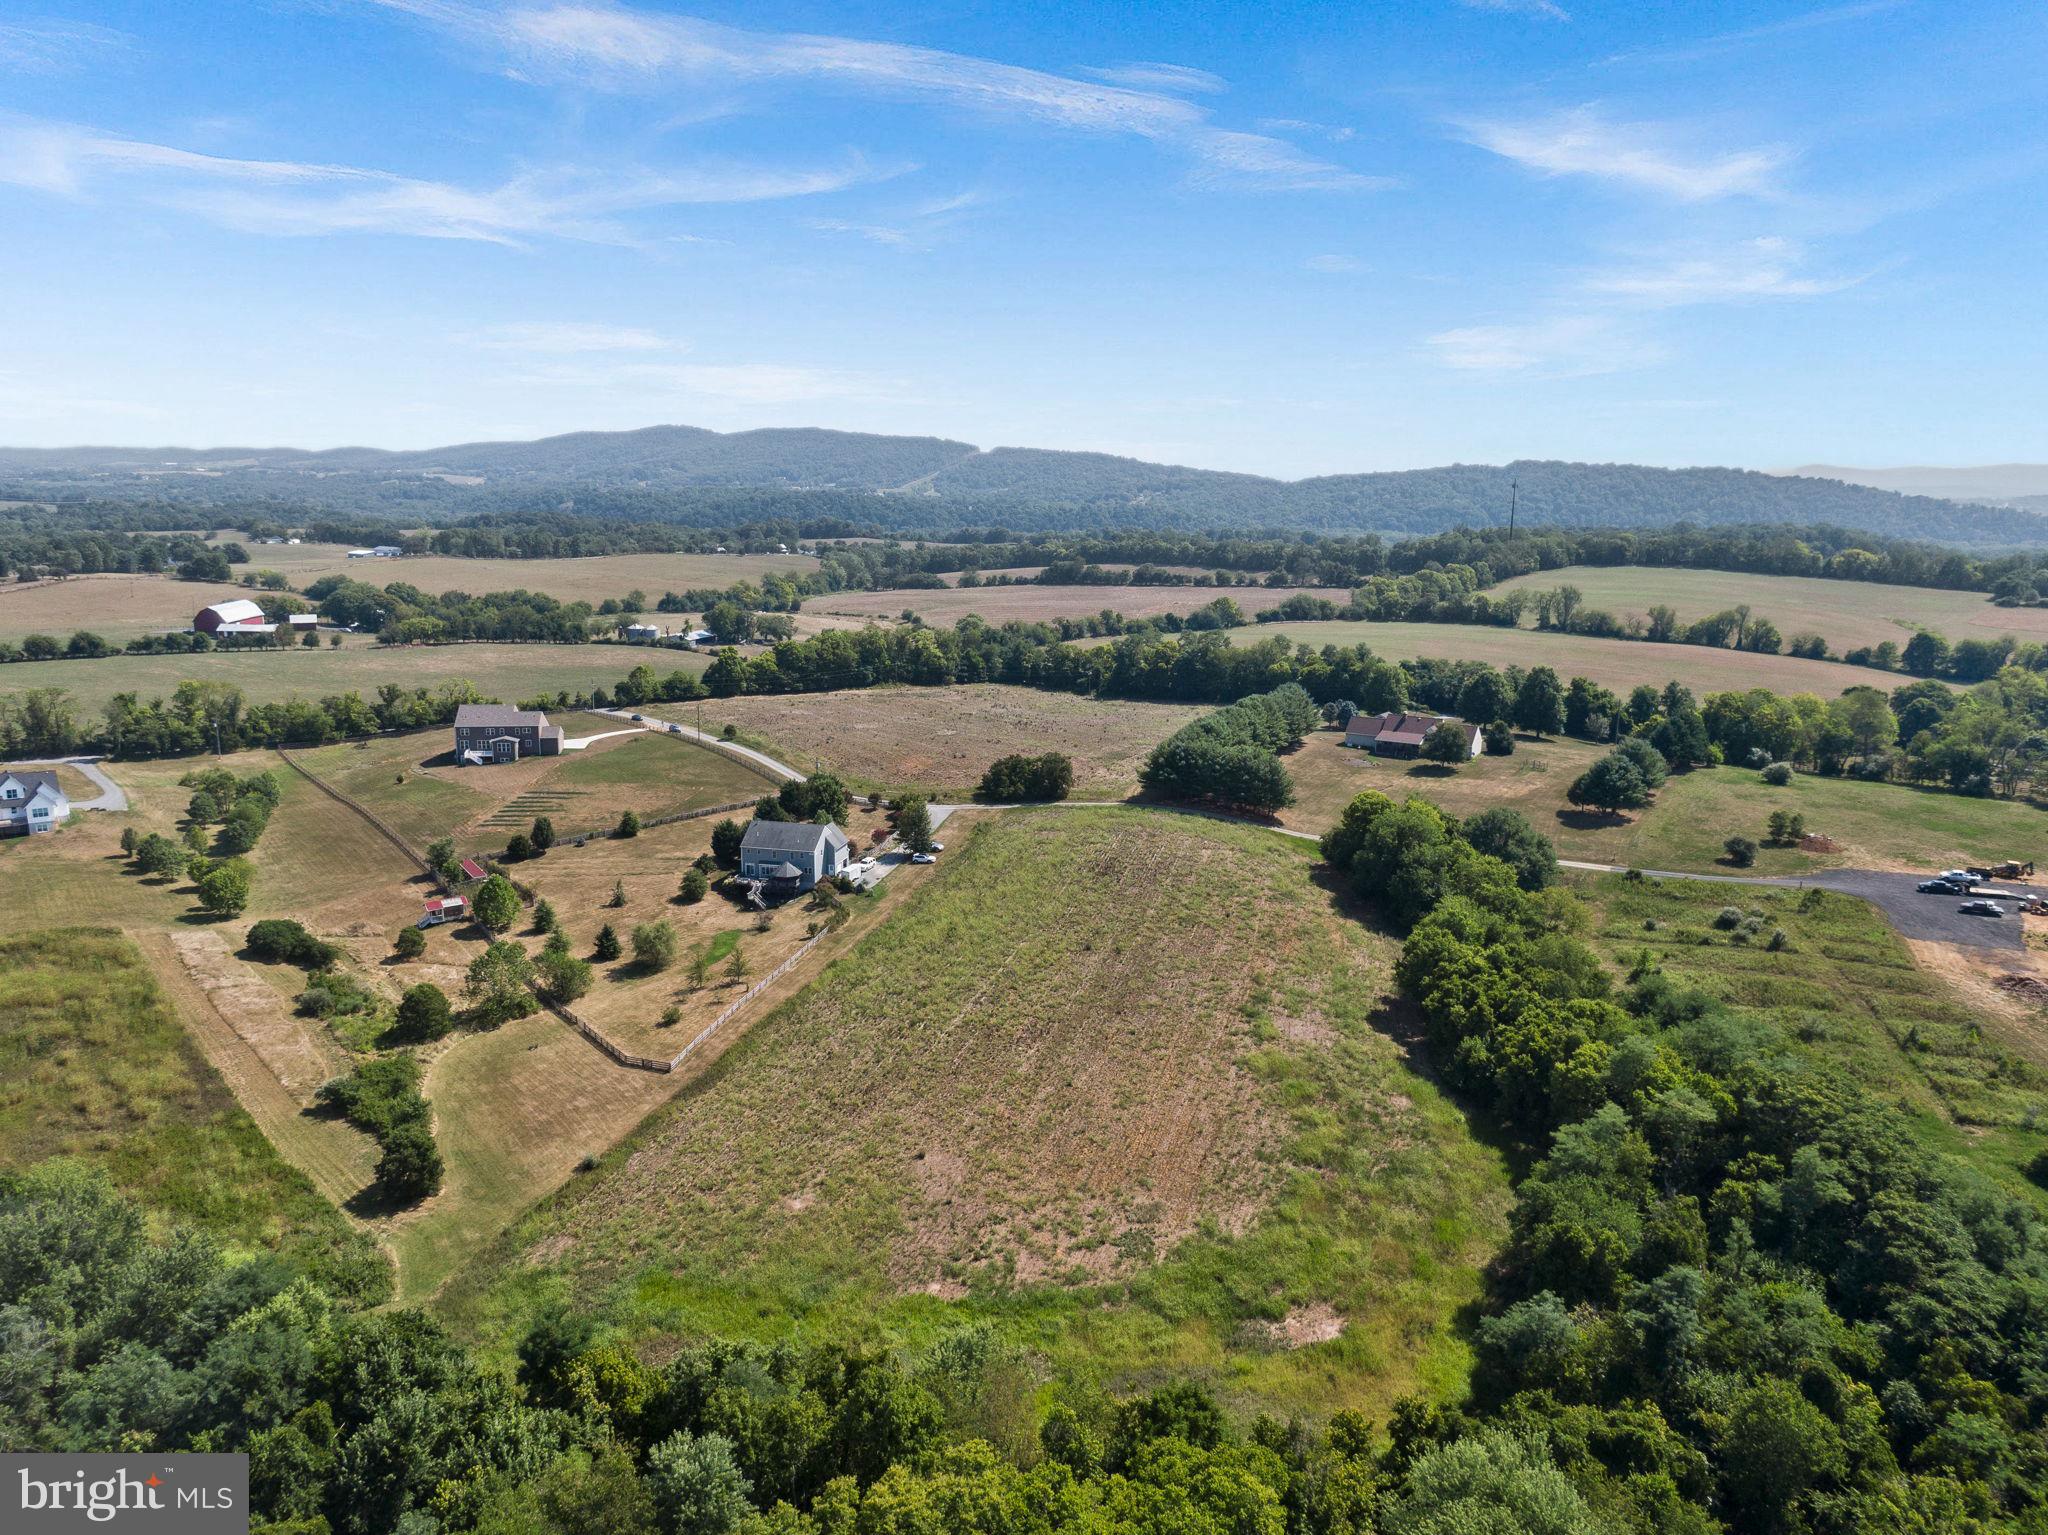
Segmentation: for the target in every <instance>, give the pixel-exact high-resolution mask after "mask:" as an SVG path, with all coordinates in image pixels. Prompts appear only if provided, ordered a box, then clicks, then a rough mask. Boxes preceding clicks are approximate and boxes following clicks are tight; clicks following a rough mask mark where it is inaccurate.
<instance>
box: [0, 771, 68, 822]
mask: <svg viewBox="0 0 2048 1535" xmlns="http://www.w3.org/2000/svg"><path fill="white" fill-rule="evenodd" d="M70 814H71V799H70V797H69V796H68V795H66V794H65V792H64V789H63V787H62V785H60V784H59V783H58V782H57V775H56V774H55V773H47V772H27V771H24V770H23V769H21V768H4V769H0V837H28V836H34V835H35V834H36V833H37V832H45V831H55V830H56V829H57V828H58V827H59V826H62V825H63V824H64V819H65V817H66V816H68V815H70Z"/></svg>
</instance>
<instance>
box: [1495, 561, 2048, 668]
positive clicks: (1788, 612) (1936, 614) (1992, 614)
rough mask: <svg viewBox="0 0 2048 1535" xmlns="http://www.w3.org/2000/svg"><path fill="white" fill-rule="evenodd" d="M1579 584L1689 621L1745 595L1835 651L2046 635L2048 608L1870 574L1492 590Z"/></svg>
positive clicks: (1610, 580)
mask: <svg viewBox="0 0 2048 1535" xmlns="http://www.w3.org/2000/svg"><path fill="white" fill-rule="evenodd" d="M1560 586H1576V587H1577V588H1578V589H1579V590H1580V591H1581V592H1582V593H1584V594H1585V599H1586V606H1587V607H1589V608H1604V609H1606V610H1607V611H1608V612H1610V613H1612V614H1614V615H1615V616H1616V617H1617V618H1622V617H1626V616H1627V615H1629V614H1631V613H1633V614H1635V615H1636V616H1637V617H1642V616H1644V615H1646V614H1647V613H1648V612H1649V610H1650V609H1651V608H1652V607H1653V606H1655V605H1656V604H1657V603H1660V602H1661V603H1663V604H1664V605H1665V606H1667V607H1669V608H1671V609H1673V610H1674V611H1675V612H1676V613H1677V614H1678V616H1679V618H1680V619H1681V620H1683V621H1685V622H1688V623H1689V622H1691V621H1692V620H1693V619H1695V618H1704V617H1706V616H1707V615H1708V614H1710V613H1721V612H1725V611H1727V610H1728V609H1729V608H1733V607H1735V606H1737V605H1739V604H1743V603H1747V604H1748V605H1749V608H1750V610H1751V611H1752V612H1753V613H1754V614H1755V615H1756V616H1757V617H1759V618H1768V619H1769V620H1770V621H1771V622H1772V623H1774V624H1776V625H1777V626H1778V630H1779V632H1780V633H1781V634H1783V635H1784V636H1785V637H1786V638H1788V639H1789V638H1790V637H1791V636H1793V635H1795V634H1798V633H1801V632H1803V631H1810V632H1812V633H1815V634H1818V635H1820V636H1821V637H1822V638H1823V639H1825V640H1826V641H1827V642H1828V646H1829V648H1830V649H1832V650H1834V651H1835V652H1837V653H1838V654H1839V653H1840V652H1842V651H1845V650H1849V649H1852V648H1854V647H1855V646H1858V645H1877V644H1881V643H1882V642H1884V641H1885V640H1891V641H1892V642H1893V643H1895V644H1898V645H1901V646H1903V645H1904V644H1905V643H1906V641H1907V640H1909V639H1911V638H1912V637H1913V635H1914V633H1915V631H1917V630H1920V629H1932V630H1934V632H1935V633H1937V634H1940V635H1944V636H1946V637H1947V638H1948V639H1951V640H1966V639H1988V638H1990V637H1992V636H1994V635H1999V634H2011V635H2015V636H2017V637H2018V638H2020V639H2023V640H2029V639H2031V640H2048V608H2001V607H1997V606H1995V605H1993V603H1992V601H1991V599H1990V598H1988V597H1986V596H1985V595H1984V594H1983V593H1982V592H1948V591H1940V590H1937V589H1936V588H1933V587H1925V586H1887V585H1884V584H1882V583H1880V582H1875V581H1827V580H1822V579H1820V578H1819V577H1808V576H1752V575H1743V574H1739V573H1737V572H1735V571H1727V570H1659V569H1652V568H1649V567H1645V566H1633V565H1619V566H1590V565H1568V566H1566V567H1564V568H1563V569H1561V570H1540V571H1537V572H1536V573H1535V574H1533V575H1527V576H1517V577H1515V578H1514V579H1513V580H1511V581H1504V582H1502V583H1501V584H1500V585H1499V586H1498V587H1495V588H1494V589H1493V590H1494V592H1495V593H1496V594H1498V593H1501V592H1511V591H1515V590H1517V589H1520V590H1524V591H1549V590H1552V589H1554V588H1556V587H1560Z"/></svg>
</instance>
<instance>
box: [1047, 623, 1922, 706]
mask: <svg viewBox="0 0 2048 1535" xmlns="http://www.w3.org/2000/svg"><path fill="white" fill-rule="evenodd" d="M1224 632H1225V633H1226V634H1227V635H1229V637H1230V639H1231V641H1232V643H1234V644H1239V645H1255V644H1257V643H1258V642H1259V641H1261V640H1265V639H1270V638H1272V637H1273V636H1274V635H1279V636H1280V637H1282V638H1283V639H1286V640H1288V641H1289V642H1291V643H1294V644H1301V645H1308V646H1311V647H1313V648H1314V649H1317V650H1321V649H1322V648H1323V647H1324V646H1325V645H1358V644H1364V645H1368V646H1370V647H1371V648H1372V652H1373V654H1374V655H1378V656H1385V657H1386V658H1387V659H1388V660H1390V661H1409V660H1415V659H1417V658H1419V657H1422V656H1435V657H1440V658H1442V659H1445V660H1451V661H1485V662H1487V663H1489V664H1491V665H1493V666H1549V667H1554V668H1555V669H1556V671H1557V673H1558V675H1559V676H1561V677H1566V678H1570V677H1580V676H1583V677H1590V678H1592V679H1593V680H1594V681H1595V682H1598V683H1600V684H1602V685H1603V686H1605V687H1609V688H1612V689H1614V690H1615V691H1616V692H1618V693H1626V692H1628V690H1629V689H1630V688H1632V687H1634V686H1636V684H1637V683H1641V682H1647V683H1649V684H1650V685H1651V686H1653V687H1662V686H1663V685H1664V684H1665V683H1667V682H1670V681H1671V680H1672V679H1674V678H1676V679H1677V680H1678V681H1680V682H1683V683H1684V684H1685V685H1686V686H1687V687H1689V688H1691V689H1692V690H1693V691H1694V692H1695V693H1698V694H1700V695H1702V696H1704V695H1706V694H1708V693H1720V692H1725V691H1728V690H1730V689H1735V688H1769V689H1770V690H1771V691H1772V692H1774V693H1818V694H1819V695H1820V696H1821V697H1823V698H1832V697H1834V696H1835V695H1836V694H1837V693H1840V692H1843V691H1844V690H1846V689H1848V688H1852V687H1872V686H1876V687H1889V686H1892V685H1893V684H1894V683H1896V682H1897V681H1899V680H1900V679H1898V678H1894V677H1891V676H1889V675H1887V674H1886V673H1884V672H1874V671H1871V670H1869V669H1868V668H1867V667H1861V666H1843V665H1841V664H1839V663H1837V662H1833V661H1801V660H1797V659H1795V658H1793V657H1791V656H1765V655H1755V654H1751V653H1748V652H1744V651H1736V650H1715V649H1712V648H1710V647H1708V646H1705V645H1652V644H1650V643H1648V642H1647V641H1644V640H1602V639H1593V638H1591V637H1589V636H1587V635H1583V634H1551V633H1539V632H1538V631H1536V630H1534V629H1503V628H1500V627H1498V626H1496V625H1489V624H1408V623H1399V624H1376V623H1354V622H1350V621H1348V620H1343V619H1333V620H1330V621H1329V622H1325V623H1301V624H1293V623H1283V624H1248V625H1246V626H1245V627H1244V628H1242V629H1228V630H1225V631H1224ZM1075 643H1077V644H1106V643H1108V642H1107V641H1102V640H1081V641H1076V642H1075Z"/></svg>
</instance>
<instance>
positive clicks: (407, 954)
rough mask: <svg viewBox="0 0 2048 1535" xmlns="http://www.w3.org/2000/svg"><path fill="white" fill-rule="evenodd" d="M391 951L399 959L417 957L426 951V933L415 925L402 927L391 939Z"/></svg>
mask: <svg viewBox="0 0 2048 1535" xmlns="http://www.w3.org/2000/svg"><path fill="white" fill-rule="evenodd" d="M391 952H392V953H394V954H396V955H397V956H398V957H399V958H400V959H418V958H419V957H420V956H421V955H422V954H424V953H426V952H427V935H426V934H425V933H423V932H421V931H420V930H419V929H418V928H416V927H402V928H400V929H399V930H398V936H397V937H396V938H394V939H392V940H391Z"/></svg>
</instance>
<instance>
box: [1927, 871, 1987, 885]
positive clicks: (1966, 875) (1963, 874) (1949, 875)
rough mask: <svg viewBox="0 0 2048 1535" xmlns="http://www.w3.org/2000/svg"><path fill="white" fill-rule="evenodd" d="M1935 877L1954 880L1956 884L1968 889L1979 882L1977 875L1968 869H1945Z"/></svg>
mask: <svg viewBox="0 0 2048 1535" xmlns="http://www.w3.org/2000/svg"><path fill="white" fill-rule="evenodd" d="M1935 878H1936V879H1946V880H1952V881H1953V882H1955V883H1956V884H1958V885H1961V886H1963V888H1965V889H1968V888H1969V887H1970V886H1971V885H1974V884H1976V883H1977V876H1976V875H1974V874H1972V873H1971V872H1970V871H1969V870H1968V869H1943V870H1942V871H1941V873H1939V874H1937V875H1936V876H1935Z"/></svg>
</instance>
